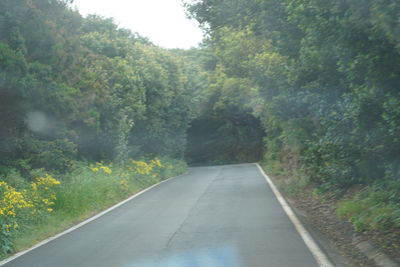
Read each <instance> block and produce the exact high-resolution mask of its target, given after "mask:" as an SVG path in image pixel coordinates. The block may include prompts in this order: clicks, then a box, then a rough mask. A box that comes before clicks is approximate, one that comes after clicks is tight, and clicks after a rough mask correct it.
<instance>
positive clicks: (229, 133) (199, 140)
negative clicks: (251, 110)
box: [185, 114, 264, 166]
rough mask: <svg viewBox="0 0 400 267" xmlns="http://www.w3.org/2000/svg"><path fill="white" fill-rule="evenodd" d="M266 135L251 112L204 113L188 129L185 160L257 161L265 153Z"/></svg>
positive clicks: (197, 162) (213, 162)
mask: <svg viewBox="0 0 400 267" xmlns="http://www.w3.org/2000/svg"><path fill="white" fill-rule="evenodd" d="M263 137H264V131H263V129H262V128H261V125H260V122H259V120H258V119H257V118H255V117H254V116H253V115H251V114H243V115H236V116H230V117H213V116H203V117H200V118H198V119H195V120H194V121H192V123H191V127H190V128H189V130H188V138H187V142H188V143H187V146H186V153H185V157H186V161H187V162H188V164H189V165H191V166H201V165H219V164H233V163H247V162H256V161H259V160H260V159H261V158H262V155H263Z"/></svg>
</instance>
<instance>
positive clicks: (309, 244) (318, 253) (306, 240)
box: [255, 163, 333, 267]
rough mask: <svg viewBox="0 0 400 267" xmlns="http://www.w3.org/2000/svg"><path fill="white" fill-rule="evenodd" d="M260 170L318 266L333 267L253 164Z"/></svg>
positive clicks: (259, 167)
mask: <svg viewBox="0 0 400 267" xmlns="http://www.w3.org/2000/svg"><path fill="white" fill-rule="evenodd" d="M255 164H256V165H257V167H258V169H259V170H260V172H261V174H262V175H263V176H264V178H265V180H266V181H267V183H268V184H269V186H270V187H271V189H272V191H273V192H274V194H275V197H276V198H277V199H278V201H279V203H280V204H281V206H282V208H283V210H284V211H285V212H286V214H287V215H288V217H289V219H290V220H291V221H292V223H293V225H294V227H295V228H296V230H297V232H298V233H299V234H300V236H301V238H303V240H304V243H305V244H306V245H307V247H308V249H309V250H310V251H311V253H312V255H313V256H314V258H315V260H316V261H317V262H318V264H319V266H321V267H333V264H332V263H331V262H330V261H329V259H328V257H327V256H326V255H325V253H324V252H322V250H321V249H320V248H319V246H318V245H317V243H316V242H315V241H314V239H313V238H312V237H311V235H310V234H309V233H308V231H307V230H306V228H305V227H304V226H303V224H301V222H300V220H299V219H298V218H297V216H296V215H295V214H294V212H293V210H292V209H291V208H290V206H289V205H288V203H287V202H286V200H285V199H284V198H283V196H282V195H281V193H280V192H279V191H278V189H277V188H276V186H275V185H274V184H273V182H272V181H271V179H270V178H269V177H268V175H266V174H265V172H264V170H263V169H262V168H261V166H260V165H259V164H258V163H255Z"/></svg>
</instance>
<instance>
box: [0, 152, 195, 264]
mask: <svg viewBox="0 0 400 267" xmlns="http://www.w3.org/2000/svg"><path fill="white" fill-rule="evenodd" d="M186 169H187V166H186V164H185V163H184V162H182V161H179V160H174V159H170V158H162V159H160V160H159V159H153V160H150V161H135V160H129V161H128V162H127V163H125V164H123V165H113V164H104V163H95V164H87V163H79V162H78V163H76V164H75V166H74V168H73V170H72V171H71V172H70V173H68V174H66V175H62V176H59V177H57V178H58V179H56V178H54V177H55V176H54V177H53V176H50V175H49V174H43V173H42V175H41V176H38V177H37V178H36V179H34V180H33V181H32V182H30V183H28V182H26V181H24V180H23V179H20V178H18V177H17V178H16V177H14V178H13V179H10V177H8V179H7V181H4V182H3V184H4V186H3V187H0V190H3V192H2V193H3V198H2V199H1V197H0V227H1V233H0V242H1V243H0V245H1V247H0V259H2V258H5V257H7V256H8V255H10V254H11V253H14V252H17V251H20V250H23V249H26V248H28V247H30V246H32V245H34V244H35V243H37V242H38V241H40V240H43V239H45V238H47V237H49V236H52V235H54V234H56V233H58V232H61V231H62V230H64V229H66V228H68V227H70V226H72V225H74V224H76V223H78V222H80V221H82V220H84V219H86V218H88V217H90V216H91V215H94V214H96V213H98V212H100V211H102V210H104V209H106V208H108V207H110V206H112V205H113V204H115V203H118V202H119V201H121V200H123V199H125V198H127V197H129V196H130V195H132V194H134V193H136V192H138V191H140V190H142V189H144V188H146V187H149V186H150V185H152V184H155V183H157V182H159V181H161V180H164V179H166V178H169V177H173V176H176V175H179V174H182V173H184V172H185V171H186ZM41 172H42V171H41ZM49 177H51V178H52V179H50V178H49ZM40 179H42V180H40ZM46 179H47V180H46ZM3 180H6V179H3ZM40 181H41V182H42V183H41V182H40ZM17 196H19V198H18V197H17ZM24 203H25V205H22V204H24ZM7 208H8V209H7Z"/></svg>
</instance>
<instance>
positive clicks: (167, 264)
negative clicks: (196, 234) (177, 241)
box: [124, 246, 242, 267]
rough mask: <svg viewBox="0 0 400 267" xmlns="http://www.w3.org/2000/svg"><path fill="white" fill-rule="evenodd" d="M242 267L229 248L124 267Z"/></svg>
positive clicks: (193, 252)
mask: <svg viewBox="0 0 400 267" xmlns="http://www.w3.org/2000/svg"><path fill="white" fill-rule="evenodd" d="M156 266H157V267H225V266H229V267H242V264H241V263H240V259H239V255H238V251H237V250H236V249H234V248H233V247H231V246H223V247H216V248H208V249H193V250H185V251H180V252H178V253H176V254H173V255H166V256H165V257H161V258H158V259H157V260H155V259H149V260H145V261H141V262H137V263H131V264H127V265H124V267H156Z"/></svg>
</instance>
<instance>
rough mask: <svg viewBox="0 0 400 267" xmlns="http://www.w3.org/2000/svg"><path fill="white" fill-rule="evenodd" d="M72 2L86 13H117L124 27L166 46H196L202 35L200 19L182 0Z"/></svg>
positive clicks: (78, 0) (77, 0) (117, 21)
mask: <svg viewBox="0 0 400 267" xmlns="http://www.w3.org/2000/svg"><path fill="white" fill-rule="evenodd" d="M72 6H76V7H77V8H78V10H79V12H80V13H81V14H82V15H84V16H86V15H88V14H98V15H102V16H105V17H113V18H114V20H115V22H116V23H117V24H118V25H119V26H120V27H123V28H127V29H130V30H132V31H134V32H137V33H139V34H140V35H142V36H145V37H148V38H149V39H150V41H152V42H153V43H154V44H156V45H159V46H161V47H164V48H190V47H196V46H197V45H198V43H200V42H201V39H202V31H201V30H200V29H199V28H198V26H197V24H196V22H195V21H194V20H189V19H187V18H186V16H185V12H184V8H183V7H182V2H181V0H74V2H73V5H72Z"/></svg>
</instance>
